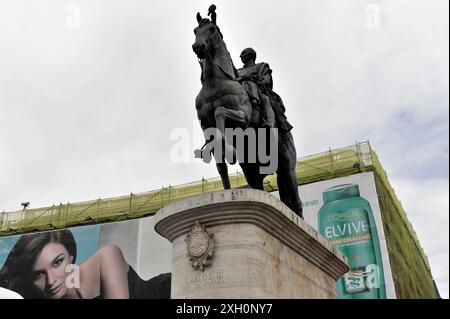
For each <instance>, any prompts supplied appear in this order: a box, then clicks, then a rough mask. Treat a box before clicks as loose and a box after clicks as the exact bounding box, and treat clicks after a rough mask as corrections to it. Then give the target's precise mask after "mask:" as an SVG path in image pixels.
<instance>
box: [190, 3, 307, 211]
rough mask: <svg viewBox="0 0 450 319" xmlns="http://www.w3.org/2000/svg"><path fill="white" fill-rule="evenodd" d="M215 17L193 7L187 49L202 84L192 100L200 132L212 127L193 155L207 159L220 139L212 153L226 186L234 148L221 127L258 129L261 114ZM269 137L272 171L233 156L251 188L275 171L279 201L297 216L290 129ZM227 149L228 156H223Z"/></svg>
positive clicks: (259, 185)
mask: <svg viewBox="0 0 450 319" xmlns="http://www.w3.org/2000/svg"><path fill="white" fill-rule="evenodd" d="M211 7H212V6H211ZM214 9H215V7H214ZM215 20H216V15H215V12H213V14H212V19H211V20H209V19H204V18H202V16H201V15H200V13H197V22H198V26H197V27H196V28H195V29H194V33H195V43H194V44H193V45H192V49H193V50H194V52H195V54H196V55H197V58H198V60H199V63H200V66H201V71H202V72H201V83H202V88H201V90H200V92H199V94H198V95H197V98H196V100H195V106H196V109H197V116H198V119H199V120H200V125H201V128H202V130H203V131H204V133H205V132H206V131H208V130H211V129H213V130H214V132H215V134H214V137H213V138H212V137H211V134H205V140H206V142H205V145H204V146H203V147H202V150H196V156H197V157H201V158H203V159H204V161H205V162H209V161H210V154H208V153H211V152H213V153H214V152H217V151H218V149H217V147H216V148H215V149H214V148H212V147H210V146H211V145H212V144H213V143H216V144H215V145H218V144H217V142H220V144H219V145H221V146H222V147H223V149H222V151H221V152H219V153H220V154H221V155H219V156H218V157H217V156H216V154H214V155H215V158H216V166H217V170H218V172H219V174H220V177H221V179H222V184H223V186H224V188H225V189H230V188H231V185H230V181H229V176H228V168H227V160H228V162H229V163H234V162H235V161H234V160H233V159H235V157H236V156H235V155H236V154H235V153H234V152H235V150H236V148H235V144H234V143H233V141H231V140H228V139H227V138H226V128H233V129H235V128H240V129H242V130H245V129H247V128H254V129H257V131H258V132H259V131H260V130H259V129H258V128H260V122H261V119H260V115H259V114H258V111H257V110H256V109H254V108H253V107H252V104H251V101H250V97H249V96H248V94H247V92H246V90H245V89H244V88H243V86H242V85H241V83H240V82H239V81H238V74H237V71H236V68H235V67H234V64H233V61H232V59H231V57H230V54H229V52H228V50H227V47H226V44H225V42H224V41H223V36H222V33H221V31H220V29H219V27H218V26H217V24H216V21H215ZM272 130H273V129H272ZM266 136H267V135H266ZM268 139H269V138H268ZM275 143H277V145H276V146H277V148H278V152H277V153H278V154H277V155H276V156H277V160H278V161H277V163H278V165H277V167H276V168H275V169H274V171H273V172H269V173H267V172H264V173H261V169H260V168H261V166H262V163H261V162H260V161H256V163H253V162H251V163H250V162H245V161H241V160H239V165H240V166H241V168H242V170H243V173H244V175H245V178H246V180H247V183H248V185H249V186H250V187H252V188H254V189H260V190H263V189H264V188H263V180H264V178H265V177H266V176H267V175H269V174H272V173H275V172H276V173H277V182H278V187H279V192H280V199H281V201H282V202H283V203H285V204H286V205H287V206H288V207H289V208H290V209H291V210H292V211H293V212H294V213H296V214H297V215H299V216H300V217H301V218H303V215H302V203H301V200H300V197H299V195H298V186H297V177H296V173H295V167H296V163H297V154H296V150H295V145H294V140H293V137H292V134H291V133H290V132H285V131H282V130H277V134H276V135H275ZM237 151H239V149H237ZM227 154H232V156H226V155H227ZM230 158H231V159H230ZM239 158H240V157H239Z"/></svg>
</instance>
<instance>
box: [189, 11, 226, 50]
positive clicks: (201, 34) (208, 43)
mask: <svg viewBox="0 0 450 319" xmlns="http://www.w3.org/2000/svg"><path fill="white" fill-rule="evenodd" d="M197 22H198V27H196V28H195V29H194V33H195V42H194V44H193V45H192V49H193V50H194V52H195V54H196V55H197V57H198V58H199V59H204V58H206V56H207V55H208V53H210V54H211V53H212V52H213V51H214V50H215V48H216V47H217V45H218V43H219V42H220V41H221V38H222V36H221V34H220V30H219V28H218V27H217V25H216V24H215V23H214V22H211V21H210V20H209V19H203V18H202V16H201V15H200V13H197Z"/></svg>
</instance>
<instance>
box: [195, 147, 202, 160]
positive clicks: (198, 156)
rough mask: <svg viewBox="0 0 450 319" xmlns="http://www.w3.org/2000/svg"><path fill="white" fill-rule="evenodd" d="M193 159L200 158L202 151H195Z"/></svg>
mask: <svg viewBox="0 0 450 319" xmlns="http://www.w3.org/2000/svg"><path fill="white" fill-rule="evenodd" d="M194 156H195V158H202V150H199V149H196V150H195V151H194Z"/></svg>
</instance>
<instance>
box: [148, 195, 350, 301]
mask: <svg viewBox="0 0 450 319" xmlns="http://www.w3.org/2000/svg"><path fill="white" fill-rule="evenodd" d="M196 222H199V223H200V224H201V225H203V226H204V227H205V228H206V230H207V233H209V234H213V241H214V247H213V249H212V257H211V258H210V265H209V266H206V267H205V268H204V269H203V270H200V269H194V267H193V266H192V261H191V259H190V256H192V252H194V255H195V252H197V255H198V253H199V250H200V251H201V250H202V249H204V248H206V247H205V243H204V242H203V243H202V238H203V240H204V236H203V237H202V236H201V235H200V236H198V237H199V239H198V240H199V242H198V243H195V246H193V248H192V247H191V246H190V247H191V250H190V254H189V253H188V247H187V241H186V238H187V236H188V234H190V233H191V234H192V232H191V231H192V227H193V226H194V225H195V224H196ZM155 229H156V231H157V232H158V233H159V234H160V235H162V236H164V237H165V238H167V239H168V240H169V241H170V242H171V243H172V244H173V251H172V298H189V299H192V298H199V299H203V298H208V299H211V298H220V299H227V298H236V299H238V298H248V299H251V298H335V297H336V288H335V285H336V280H337V279H338V278H339V277H341V276H342V275H343V274H344V273H346V272H347V271H348V266H347V260H346V257H345V256H344V255H343V254H342V253H340V252H339V251H338V250H337V249H336V248H335V247H334V246H333V245H332V244H330V243H328V242H327V241H326V240H325V239H324V238H322V237H321V236H320V235H319V234H318V233H317V232H316V231H315V230H314V229H313V228H312V227H311V226H309V225H308V224H307V223H306V222H304V221H303V220H302V219H300V218H298V217H297V215H295V214H294V213H293V212H292V211H291V210H290V209H289V208H288V207H287V206H285V205H284V204H283V203H282V202H281V201H280V200H278V199H277V198H276V197H274V196H272V195H270V194H268V193H266V192H263V191H259V190H253V189H235V190H225V191H220V192H213V193H207V194H203V195H200V196H196V197H192V198H188V199H185V200H181V201H179V202H176V203H173V204H170V205H168V206H166V207H164V208H162V209H161V210H160V211H159V212H158V213H157V214H156V216H155ZM203 235H205V233H203ZM194 237H196V238H194V239H195V240H197V236H194ZM190 238H191V237H190ZM202 245H203V246H202ZM206 246H207V244H206ZM210 248H212V247H210ZM200 253H201V252H200ZM194 257H195V256H194Z"/></svg>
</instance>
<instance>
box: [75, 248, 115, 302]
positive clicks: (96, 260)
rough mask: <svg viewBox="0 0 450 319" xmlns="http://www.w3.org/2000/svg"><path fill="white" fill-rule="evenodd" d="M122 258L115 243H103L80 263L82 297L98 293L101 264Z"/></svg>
mask: <svg viewBox="0 0 450 319" xmlns="http://www.w3.org/2000/svg"><path fill="white" fill-rule="evenodd" d="M117 260H123V255H122V251H121V250H120V248H119V247H117V246H115V245H105V246H103V247H101V248H100V249H99V250H97V251H96V252H95V254H93V255H92V256H91V257H89V258H88V259H87V260H85V261H84V262H83V263H82V264H81V265H80V289H79V290H80V292H81V294H82V296H83V297H84V298H95V297H97V296H99V295H100V286H101V267H102V264H105V263H109V262H113V261H117Z"/></svg>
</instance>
